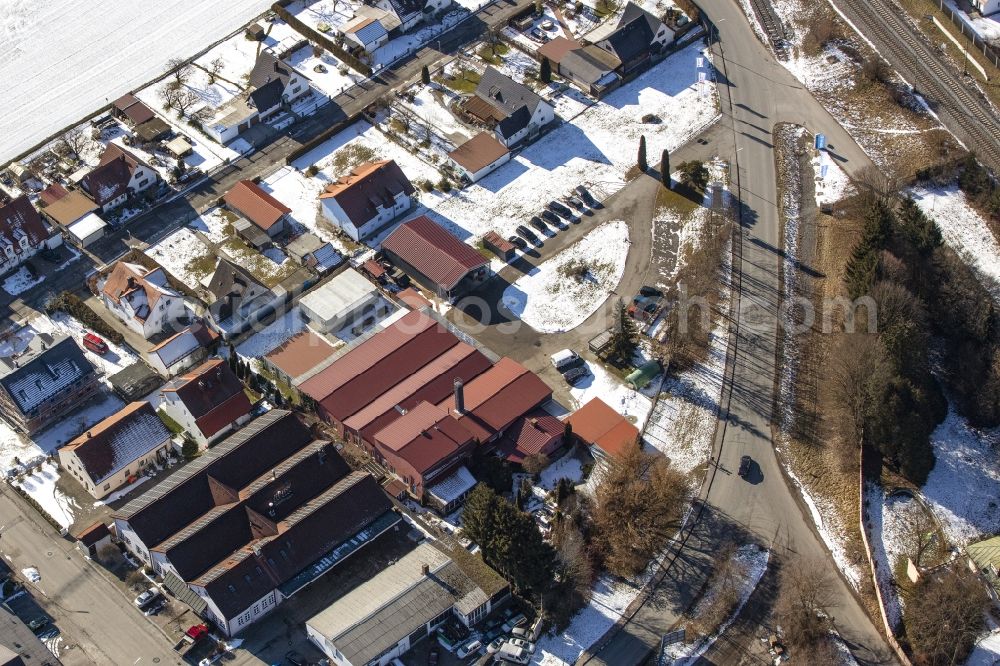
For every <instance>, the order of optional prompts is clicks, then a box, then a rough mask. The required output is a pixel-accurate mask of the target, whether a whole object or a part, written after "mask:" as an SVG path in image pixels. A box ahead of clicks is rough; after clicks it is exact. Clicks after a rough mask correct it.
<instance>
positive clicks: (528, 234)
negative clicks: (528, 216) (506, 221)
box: [517, 224, 541, 245]
mask: <svg viewBox="0 0 1000 666" xmlns="http://www.w3.org/2000/svg"><path fill="white" fill-rule="evenodd" d="M517 233H518V234H520V235H521V237H522V238H524V239H526V240H528V241H529V242H531V243H533V244H535V245H541V241H540V240H539V238H538V236H536V235H535V232H534V231H532V230H531V229H529V228H528V227H526V226H524V225H523V224H519V225H517Z"/></svg>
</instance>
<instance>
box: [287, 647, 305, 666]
mask: <svg viewBox="0 0 1000 666" xmlns="http://www.w3.org/2000/svg"><path fill="white" fill-rule="evenodd" d="M285 661H287V662H288V663H289V664H291V665H292V666H305V663H306V659H305V657H303V656H302V655H301V654H299V653H298V652H296V651H295V650H289V651H288V652H286V653H285Z"/></svg>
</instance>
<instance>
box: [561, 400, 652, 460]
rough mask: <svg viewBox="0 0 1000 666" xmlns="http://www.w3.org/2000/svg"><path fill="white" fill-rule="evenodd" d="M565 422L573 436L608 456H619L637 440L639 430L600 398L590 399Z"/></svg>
mask: <svg viewBox="0 0 1000 666" xmlns="http://www.w3.org/2000/svg"><path fill="white" fill-rule="evenodd" d="M566 422H567V423H569V424H570V425H571V426H572V427H573V434H574V435H576V436H577V437H579V438H580V439H582V440H583V441H584V442H586V443H587V444H590V445H594V446H597V447H598V448H600V449H601V450H602V451H604V452H605V453H606V454H608V455H610V456H615V455H618V454H620V453H621V452H622V451H624V449H625V446H626V445H628V444H630V443H632V442H635V441H637V440H638V438H639V429H638V428H636V427H635V426H634V425H632V424H631V423H629V422H628V421H627V420H626V419H625V417H624V416H622V415H621V414H619V413H618V412H616V411H615V410H614V409H612V408H611V407H610V406H609V405H608V404H607V403H606V402H604V401H603V400H601V399H600V398H592V399H591V400H590V402H588V403H587V404H585V405H584V406H583V407H581V408H580V409H578V410H576V411H575V412H573V413H572V414H570V415H569V416H568V417H567V418H566Z"/></svg>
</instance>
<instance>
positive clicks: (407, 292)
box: [396, 287, 431, 310]
mask: <svg viewBox="0 0 1000 666" xmlns="http://www.w3.org/2000/svg"><path fill="white" fill-rule="evenodd" d="M396 298H398V299H399V300H401V301H403V302H404V303H406V305H407V307H409V308H410V309H411V310H422V309H423V308H426V307H429V306H430V304H431V302H430V301H428V300H427V299H426V298H424V297H423V296H421V295H420V292H419V291H417V290H416V289H414V288H413V287H407V288H406V289H404V290H403V291H401V292H399V293H398V294H396Z"/></svg>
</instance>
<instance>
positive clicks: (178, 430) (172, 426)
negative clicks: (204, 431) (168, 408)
mask: <svg viewBox="0 0 1000 666" xmlns="http://www.w3.org/2000/svg"><path fill="white" fill-rule="evenodd" d="M156 415H157V416H159V417H160V420H161V421H163V425H165V426H167V430H169V431H170V432H172V433H173V434H175V435H180V434H182V433H183V432H184V428H182V427H181V424H180V423H178V422H177V421H175V420H173V419H172V418H170V416H168V415H167V413H166V412H165V411H163V410H162V409H158V410H156Z"/></svg>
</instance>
